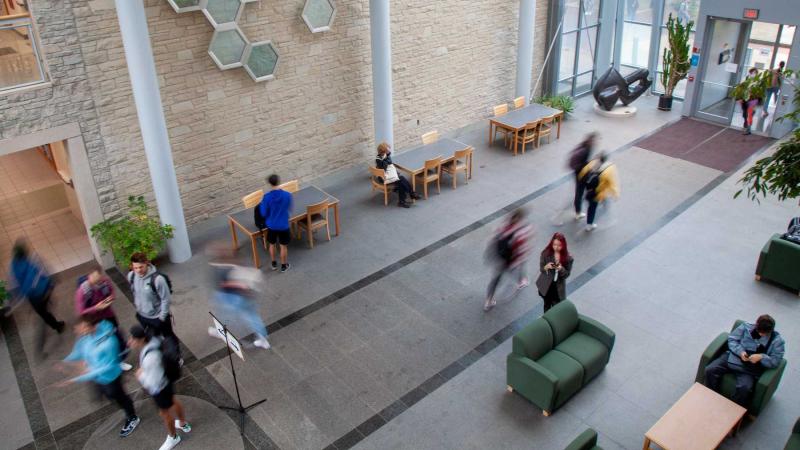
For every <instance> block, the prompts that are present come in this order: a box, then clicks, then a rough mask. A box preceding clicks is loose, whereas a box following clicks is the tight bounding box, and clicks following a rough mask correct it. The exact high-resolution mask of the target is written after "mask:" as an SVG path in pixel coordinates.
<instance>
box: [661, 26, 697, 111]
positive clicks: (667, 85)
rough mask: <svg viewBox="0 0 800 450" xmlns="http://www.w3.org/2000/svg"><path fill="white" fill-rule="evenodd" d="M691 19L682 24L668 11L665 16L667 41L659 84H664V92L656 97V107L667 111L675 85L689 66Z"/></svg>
mask: <svg viewBox="0 0 800 450" xmlns="http://www.w3.org/2000/svg"><path fill="white" fill-rule="evenodd" d="M693 26H694V22H693V21H691V20H690V21H689V22H688V23H686V24H684V23H683V21H682V20H681V19H680V18H677V19H676V18H674V17H672V14H671V13H670V15H669V17H668V18H667V42H668V45H667V47H666V48H665V49H664V55H663V57H662V59H661V62H662V64H663V67H662V71H661V84H662V85H663V86H664V93H663V94H661V97H659V99H658V109H660V110H663V111H669V110H671V109H672V93H673V92H674V91H675V86H677V85H678V83H679V82H680V81H681V80H683V79H684V78H686V75H687V74H688V73H689V69H690V68H691V60H690V58H689V52H690V47H691V44H690V43H689V39H690V38H691V35H692V27H693Z"/></svg>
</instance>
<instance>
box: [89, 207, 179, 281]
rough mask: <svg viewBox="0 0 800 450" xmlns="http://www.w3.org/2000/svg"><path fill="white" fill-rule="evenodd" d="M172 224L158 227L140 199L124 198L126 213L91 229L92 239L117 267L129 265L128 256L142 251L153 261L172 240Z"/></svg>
mask: <svg viewBox="0 0 800 450" xmlns="http://www.w3.org/2000/svg"><path fill="white" fill-rule="evenodd" d="M172 231H173V228H172V225H161V222H160V221H159V220H158V218H157V217H153V216H151V215H150V213H149V208H148V206H147V203H146V202H145V201H144V197H142V196H139V197H134V196H131V197H128V214H127V215H125V216H123V217H120V218H116V219H110V220H105V221H103V222H100V223H98V224H97V225H94V226H93V227H92V237H94V238H95V239H97V242H98V243H99V244H100V246H101V247H103V249H104V250H105V251H109V250H110V251H111V254H112V255H114V261H116V263H117V265H118V266H120V267H127V266H128V264H130V258H131V255H132V254H134V253H136V252H142V253H144V254H146V255H147V257H148V258H150V259H153V258H155V257H156V256H158V254H159V253H160V252H161V251H162V250H163V249H164V246H165V245H166V243H167V239H170V238H171V237H172Z"/></svg>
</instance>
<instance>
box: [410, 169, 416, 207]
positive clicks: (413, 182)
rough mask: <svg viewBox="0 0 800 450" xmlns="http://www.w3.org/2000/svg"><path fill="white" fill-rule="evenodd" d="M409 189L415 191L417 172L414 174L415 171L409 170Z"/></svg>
mask: <svg viewBox="0 0 800 450" xmlns="http://www.w3.org/2000/svg"><path fill="white" fill-rule="evenodd" d="M411 190H412V191H414V192H417V174H416V172H411ZM412 200H413V199H412Z"/></svg>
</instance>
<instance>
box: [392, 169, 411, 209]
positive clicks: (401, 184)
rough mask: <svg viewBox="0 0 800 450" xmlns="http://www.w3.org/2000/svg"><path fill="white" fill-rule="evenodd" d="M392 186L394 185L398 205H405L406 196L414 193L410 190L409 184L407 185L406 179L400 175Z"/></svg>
mask: <svg viewBox="0 0 800 450" xmlns="http://www.w3.org/2000/svg"><path fill="white" fill-rule="evenodd" d="M392 184H393V185H394V191H395V192H397V196H398V197H399V200H400V203H405V202H406V196H408V195H409V194H411V193H412V192H414V191H413V190H412V189H411V183H409V182H408V180H407V179H406V177H404V176H402V175H400V176H399V178H398V180H397V181H395V182H394V183H392Z"/></svg>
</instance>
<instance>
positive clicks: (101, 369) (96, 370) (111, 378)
mask: <svg viewBox="0 0 800 450" xmlns="http://www.w3.org/2000/svg"><path fill="white" fill-rule="evenodd" d="M75 334H76V335H78V340H77V341H76V342H75V347H74V348H73V349H72V352H71V353H70V354H69V355H67V357H66V358H64V361H65V362H66V363H73V364H75V365H78V366H79V367H82V368H84V370H83V373H81V374H80V375H78V376H76V377H73V378H70V379H68V380H67V381H64V382H63V383H61V386H67V385H70V384H72V383H78V382H90V383H92V384H94V386H95V387H96V388H97V390H98V391H100V392H101V393H102V394H103V395H104V396H105V397H106V398H107V399H109V400H111V401H113V402H115V403H116V404H117V405H119V407H120V408H122V409H123V410H124V411H125V423H124V425H123V426H122V429H121V430H120V432H119V435H120V437H125V436H127V435H129V434H131V433H132V432H133V430H134V429H135V428H136V426H137V425H139V417H138V416H137V415H136V410H135V409H134V407H133V401H132V400H131V398H130V397H129V396H128V394H126V393H125V389H124V388H123V387H122V365H121V363H122V360H121V359H120V348H121V345H120V344H121V343H120V342H119V339H118V338H117V334H116V328H115V327H114V324H112V323H111V322H109V321H108V320H100V321H99V322H98V319H97V318H95V317H92V316H81V318H80V319H79V320H78V323H77V324H75Z"/></svg>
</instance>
